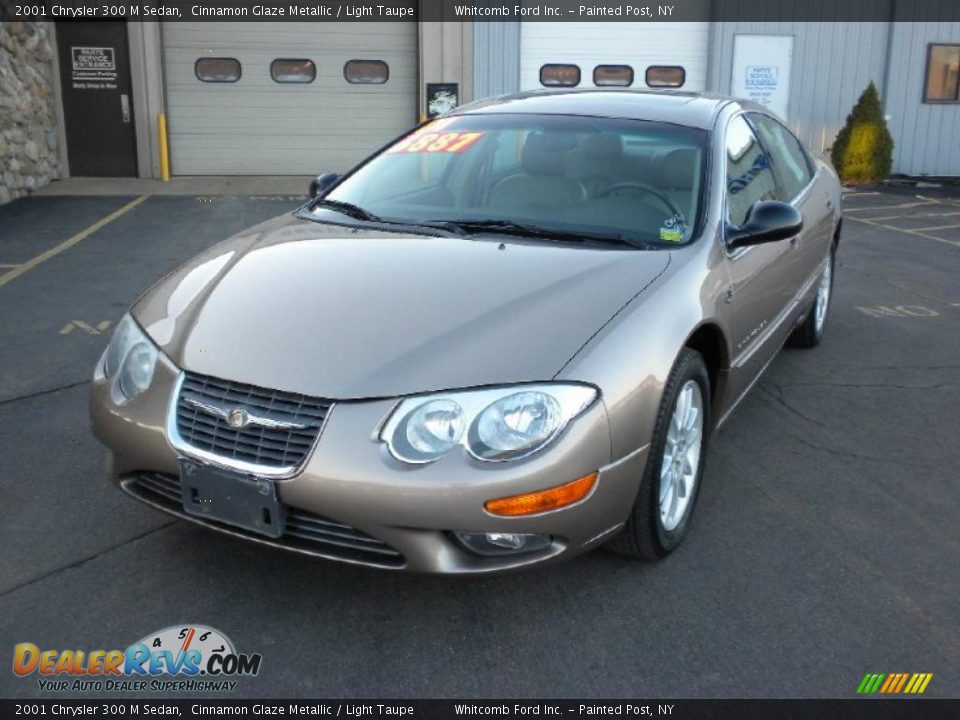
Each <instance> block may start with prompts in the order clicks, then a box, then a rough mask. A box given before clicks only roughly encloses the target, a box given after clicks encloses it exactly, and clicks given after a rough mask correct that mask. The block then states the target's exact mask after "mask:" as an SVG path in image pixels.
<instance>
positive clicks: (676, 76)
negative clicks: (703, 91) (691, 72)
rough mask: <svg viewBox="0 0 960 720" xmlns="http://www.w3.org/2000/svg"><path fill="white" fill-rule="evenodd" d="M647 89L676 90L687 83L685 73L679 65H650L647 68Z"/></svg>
mask: <svg viewBox="0 0 960 720" xmlns="http://www.w3.org/2000/svg"><path fill="white" fill-rule="evenodd" d="M646 81H647V87H652V88H678V87H683V84H684V83H685V82H686V81H687V71H686V70H684V69H683V68H682V67H680V66H679V65H651V66H650V67H648V68H647V74H646Z"/></svg>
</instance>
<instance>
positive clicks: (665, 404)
mask: <svg viewBox="0 0 960 720" xmlns="http://www.w3.org/2000/svg"><path fill="white" fill-rule="evenodd" d="M709 428H710V375H709V373H708V372H707V366H706V364H705V363H704V361H703V358H702V357H701V356H700V354H699V353H698V352H696V351H694V350H691V349H689V348H684V350H683V352H682V353H681V354H680V357H679V358H678V359H677V362H676V364H675V365H674V368H673V370H672V371H671V373H670V378H669V379H668V381H667V386H666V388H665V390H664V393H663V400H662V401H661V403H660V411H659V413H658V414H657V422H656V427H655V429H654V434H653V441H652V442H651V444H650V453H649V455H648V457H647V465H646V468H645V469H644V473H643V479H642V480H641V482H640V490H639V492H638V493H637V499H636V501H635V502H634V506H633V509H632V511H631V513H630V517H629V519H628V520H627V524H626V526H625V527H624V529H623V531H622V532H621V533H620V534H619V535H618V536H617V537H615V538H613V539H612V540H610V542H609V543H607V547H608V548H609V549H610V550H612V551H614V552H618V553H621V554H623V555H629V556H631V557H638V558H642V559H644V560H657V559H659V558H662V557H665V556H666V555H668V554H670V553H671V552H672V551H673V550H674V549H675V548H676V547H677V546H678V545H680V543H681V542H682V541H683V537H684V535H685V534H686V531H687V527H688V525H689V523H690V517H691V515H692V514H693V508H694V505H695V504H696V501H697V496H698V494H699V492H700V479H701V477H702V475H703V465H704V459H705V457H706V451H707V434H708V432H709Z"/></svg>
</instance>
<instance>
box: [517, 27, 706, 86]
mask: <svg viewBox="0 0 960 720" xmlns="http://www.w3.org/2000/svg"><path fill="white" fill-rule="evenodd" d="M708 42H709V23H706V22H662V23H644V22H624V23H615V22H583V23H581V22H576V23H574V22H532V23H528V22H525V23H522V24H521V26H520V87H521V89H523V90H533V89H536V88H542V87H543V86H542V85H541V84H540V68H541V67H543V65H546V64H563V65H567V64H569V65H576V66H578V67H579V68H580V84H579V86H578V87H581V88H589V87H593V86H594V82H593V71H594V68H596V67H597V66H598V65H628V66H630V67H631V68H632V69H633V87H635V88H645V87H647V85H646V82H645V78H646V70H647V68H648V67H650V66H680V67H682V68H683V69H684V70H685V71H686V81H685V82H684V85H683V89H684V90H704V89H706V86H707V46H708Z"/></svg>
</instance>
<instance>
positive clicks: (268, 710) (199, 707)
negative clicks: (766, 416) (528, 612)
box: [0, 698, 960, 720]
mask: <svg viewBox="0 0 960 720" xmlns="http://www.w3.org/2000/svg"><path fill="white" fill-rule="evenodd" d="M0 717H2V718H52V717H65V718H88V717H98V718H140V717H154V718H174V717H181V718H198V717H264V718H272V717H282V718H289V717H294V718H304V717H309V718H341V719H342V720H365V719H369V720H398V719H403V720H406V719H408V718H416V720H450V719H451V718H503V719H506V720H549V719H550V718H638V719H639V720H646V719H648V718H661V719H663V720H666V719H669V720H700V718H709V719H710V720H941V719H942V720H947V718H949V719H950V720H953V719H955V718H957V717H960V700H938V699H932V698H930V699H927V698H898V699H890V700H881V699H873V698H864V699H855V700H642V699H632V700H482V701H481V700H302V699H301V700H156V699H153V700H139V701H133V700H120V699H117V698H98V699H93V698H90V699H87V700H51V699H43V700H0Z"/></svg>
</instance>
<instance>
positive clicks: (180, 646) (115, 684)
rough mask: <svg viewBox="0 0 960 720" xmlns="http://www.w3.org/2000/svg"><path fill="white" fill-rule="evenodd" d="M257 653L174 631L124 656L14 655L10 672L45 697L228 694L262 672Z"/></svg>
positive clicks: (213, 634)
mask: <svg viewBox="0 0 960 720" xmlns="http://www.w3.org/2000/svg"><path fill="white" fill-rule="evenodd" d="M261 660H262V656H261V655H260V654H259V653H253V654H244V653H238V652H237V651H236V649H235V648H234V645H233V643H232V642H230V640H229V638H227V636H226V635H224V634H223V633H221V632H220V631H219V630H215V629H214V628H211V627H206V626H204V625H195V624H193V625H186V624H185V625H176V626H173V627H168V628H166V629H164V630H161V631H160V632H156V633H151V634H150V635H147V636H146V637H145V638H143V639H142V640H140V641H139V642H135V643H133V644H132V645H130V646H129V647H128V648H126V649H125V650H73V649H69V650H41V649H40V648H39V647H38V646H37V645H35V644H34V643H29V642H23V643H19V644H17V645H16V646H15V647H14V649H13V672H14V673H15V674H16V675H19V676H20V677H23V678H26V677H30V676H32V675H34V674H36V675H37V682H38V683H39V687H40V690H43V691H47V692H85V691H86V692H89V691H96V692H104V691H106V692H144V691H157V692H177V691H181V692H193V691H206V692H210V691H214V692H231V691H233V690H235V689H236V687H237V682H238V681H237V680H236V679H234V678H238V677H243V676H255V675H256V674H257V673H258V672H260V662H261Z"/></svg>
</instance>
